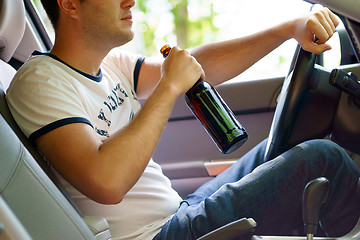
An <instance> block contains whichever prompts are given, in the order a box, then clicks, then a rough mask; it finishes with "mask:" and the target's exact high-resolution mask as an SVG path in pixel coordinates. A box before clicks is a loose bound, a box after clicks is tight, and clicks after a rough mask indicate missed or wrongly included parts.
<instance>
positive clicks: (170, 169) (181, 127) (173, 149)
mask: <svg viewBox="0 0 360 240" xmlns="http://www.w3.org/2000/svg"><path fill="white" fill-rule="evenodd" d="M282 82H283V78H281V77H279V78H271V79H261V80H253V81H242V82H237V83H229V84H222V85H220V86H218V87H217V90H218V92H219V94H220V95H221V96H222V98H223V99H224V101H225V102H226V103H227V104H228V106H229V107H230V108H231V109H232V111H233V112H234V113H235V114H236V118H237V119H238V120H239V122H240V123H241V124H242V125H243V126H244V127H245V129H246V130H247V132H248V135H249V138H248V140H247V142H246V143H245V144H244V145H243V146H242V147H240V148H239V149H238V150H236V151H234V152H233V153H230V154H222V153H221V152H220V151H219V150H218V149H217V147H216V145H215V144H214V143H213V142H212V140H211V138H210V137H209V136H208V135H207V133H206V131H205V130H204V129H203V127H202V126H201V124H200V123H199V122H198V121H197V120H196V119H195V118H194V117H193V114H192V113H191V111H190V110H189V109H188V107H187V106H186V104H185V101H184V98H183V97H180V98H179V99H178V101H177V102H176V104H175V106H174V109H173V112H172V114H171V118H170V119H169V122H168V124H167V126H166V127H165V129H164V132H163V134H162V136H161V138H160V141H159V144H158V147H157V149H156V151H155V153H154V160H155V161H156V162H158V163H159V164H161V166H162V169H163V171H164V173H165V175H167V176H168V177H169V178H170V179H171V181H172V184H173V187H174V188H175V189H176V190H177V191H178V192H179V193H180V194H183V196H185V195H187V193H189V192H192V191H193V190H194V189H196V188H197V187H198V186H199V185H201V184H202V183H203V182H205V181H208V180H209V179H211V178H212V177H213V176H210V174H209V173H208V171H207V169H206V167H205V164H209V163H210V164H212V163H215V164H216V165H219V166H220V168H222V167H224V166H225V167H226V166H227V165H229V161H236V160H237V159H239V158H240V157H241V156H242V155H243V154H245V153H246V152H248V151H249V150H250V149H251V148H253V147H254V146H255V145H256V144H258V143H259V142H260V141H262V140H263V139H265V138H266V137H267V136H268V133H269V129H270V126H271V122H272V118H273V114H274V109H275V106H276V99H277V96H278V94H279V92H280V90H281V86H282ZM222 162H223V163H224V164H222ZM219 163H220V164H219ZM215 167H217V166H215Z"/></svg>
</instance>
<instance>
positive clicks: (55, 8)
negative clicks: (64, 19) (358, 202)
mask: <svg viewBox="0 0 360 240" xmlns="http://www.w3.org/2000/svg"><path fill="white" fill-rule="evenodd" d="M41 4H42V5H43V7H44V9H45V11H46V14H47V15H48V17H49V19H50V22H51V24H52V26H53V28H54V29H55V30H56V26H57V23H58V20H59V5H58V3H57V0H41Z"/></svg>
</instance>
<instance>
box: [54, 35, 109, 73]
mask: <svg viewBox="0 0 360 240" xmlns="http://www.w3.org/2000/svg"><path fill="white" fill-rule="evenodd" d="M108 52H109V51H105V50H103V51H100V50H99V49H95V50H94V49H89V48H85V47H83V46H82V45H81V44H72V43H67V42H64V41H55V44H54V47H53V48H52V50H51V51H50V53H52V54H54V55H55V56H57V57H58V58H60V59H61V60H63V61H64V62H66V63H67V64H69V65H70V66H72V67H74V68H76V69H78V70H80V71H82V72H85V73H88V74H90V75H94V76H97V75H98V74H99V71H100V65H101V62H102V60H103V59H104V57H105V56H106V55H107V53H108Z"/></svg>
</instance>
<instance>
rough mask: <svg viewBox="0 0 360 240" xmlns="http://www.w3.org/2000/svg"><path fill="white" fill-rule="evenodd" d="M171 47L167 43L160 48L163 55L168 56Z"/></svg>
mask: <svg viewBox="0 0 360 240" xmlns="http://www.w3.org/2000/svg"><path fill="white" fill-rule="evenodd" d="M170 50H171V47H170V46H169V45H168V44H166V45H164V46H163V47H162V48H160V52H161V53H162V55H163V57H164V58H166V57H167V56H168V55H169V53H170Z"/></svg>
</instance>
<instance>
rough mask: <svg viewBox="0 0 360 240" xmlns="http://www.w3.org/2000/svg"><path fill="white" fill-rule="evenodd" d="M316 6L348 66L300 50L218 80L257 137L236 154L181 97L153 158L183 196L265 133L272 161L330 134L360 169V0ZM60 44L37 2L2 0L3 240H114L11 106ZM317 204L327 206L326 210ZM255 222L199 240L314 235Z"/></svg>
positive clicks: (323, 0)
mask: <svg viewBox="0 0 360 240" xmlns="http://www.w3.org/2000/svg"><path fill="white" fill-rule="evenodd" d="M307 2H310V3H312V4H321V5H323V6H326V7H328V8H330V9H331V10H332V11H334V12H335V13H336V14H337V15H338V16H339V17H340V18H341V20H342V22H343V24H344V26H345V29H344V30H343V31H340V30H339V38H340V41H341V51H342V59H341V63H340V65H339V67H338V68H335V69H326V68H325V67H323V66H322V65H323V64H322V58H321V56H317V55H315V54H311V53H308V52H306V51H304V50H302V49H301V48H300V47H298V48H297V50H296V51H295V53H294V58H293V62H292V64H291V67H290V70H289V73H288V75H287V76H286V77H284V78H272V79H259V80H256V81H245V82H239V83H236V84H223V85H220V86H218V87H217V89H218V91H219V93H220V94H221V96H223V98H224V100H225V101H226V102H227V104H228V105H229V107H230V108H231V109H232V110H233V111H234V113H235V114H236V117H237V118H238V119H239V121H240V122H241V123H242V125H244V126H245V128H246V129H247V131H248V133H249V140H248V141H247V143H246V144H244V146H242V147H241V148H240V149H239V150H237V151H235V152H234V153H231V154H226V155H223V154H221V153H219V151H218V150H217V149H216V147H215V146H214V144H213V143H212V142H211V140H210V139H209V138H208V137H207V135H206V133H205V132H204V131H203V129H202V128H201V126H200V125H199V123H198V122H197V120H196V119H195V118H194V117H193V116H192V115H191V113H190V111H189V110H188V109H187V107H186V105H185V103H184V101H183V99H180V100H178V102H177V103H176V105H175V108H174V111H173V113H172V115H171V118H170V120H169V123H168V125H167V127H166V128H165V130H164V133H163V135H162V137H161V139H160V142H159V145H158V147H157V149H156V152H155V154H154V159H156V160H157V162H159V163H160V164H161V166H162V168H163V171H164V173H165V175H167V176H168V177H169V178H170V179H171V181H172V184H173V187H174V188H175V189H176V190H177V191H178V192H179V193H180V195H181V196H183V197H184V196H186V195H187V194H189V193H190V192H192V191H193V190H194V189H196V188H197V187H198V186H199V185H200V184H202V183H203V182H205V181H207V180H209V179H211V178H213V177H214V176H216V175H217V174H218V173H219V172H221V171H222V170H224V169H226V168H227V167H228V166H229V165H231V164H232V163H233V162H234V161H236V159H238V158H239V156H241V155H243V154H244V153H246V152H247V151H248V150H250V149H251V148H252V147H253V146H255V145H256V144H257V143H259V142H260V141H262V140H263V139H265V138H267V139H268V140H267V141H268V145H267V146H268V147H267V152H266V158H267V159H272V158H274V157H276V156H278V155H279V154H281V153H282V152H284V151H286V150H288V149H290V148H291V147H293V146H295V145H296V144H298V143H300V142H302V141H304V140H308V139H314V138H329V139H331V140H333V141H335V142H336V143H338V144H339V145H340V146H342V147H343V148H344V149H345V150H346V151H347V152H348V154H349V155H350V156H351V157H352V159H353V160H354V162H355V163H356V164H357V165H358V166H360V123H359V122H360V82H359V81H358V77H360V63H359V62H360V12H359V11H358V9H360V2H359V1H357V0H342V1H337V0H307ZM51 46H52V43H51V41H50V39H49V37H48V36H47V34H46V31H45V29H44V27H43V26H42V23H41V21H40V20H39V18H38V16H37V12H36V10H35V8H34V6H33V3H32V1H31V0H0V72H1V74H0V95H1V97H0V113H1V114H0V240H3V239H4V240H5V239H6V240H13V239H24V240H27V239H98V240H105V239H111V232H110V230H109V225H108V223H107V221H106V220H105V219H103V218H97V217H92V216H84V215H83V213H82V212H81V210H80V209H79V208H78V207H77V206H76V204H75V203H74V202H73V201H72V199H71V197H70V196H69V194H68V193H67V192H66V191H65V190H64V188H63V186H61V184H60V182H59V180H58V179H57V178H56V176H55V174H54V173H53V172H52V170H51V168H50V166H49V164H48V163H47V162H46V161H45V160H44V159H43V157H42V156H41V155H40V154H39V152H38V151H37V150H36V148H35V146H33V145H32V144H31V143H30V142H29V140H28V139H27V138H26V137H25V135H24V134H23V133H22V132H21V130H20V128H19V127H18V126H17V124H16V123H15V121H14V119H13V118H12V116H11V113H10V111H9V109H8V107H7V103H6V100H5V94H6V89H7V87H8V86H9V84H10V82H11V79H12V77H13V76H14V74H15V73H16V70H17V69H18V68H19V67H20V66H21V65H22V64H23V63H24V62H25V61H26V60H27V58H28V57H29V56H30V55H31V53H32V52H33V51H34V50H40V51H47V50H49V49H50V48H51ZM254 93H256V94H254ZM258 96H261V97H258ZM189 129H190V130H189ZM174 136H176V137H174ZM189 139H191V141H189ZM178 146H181V147H178ZM184 149H186V151H184ZM170 159H175V160H173V161H170ZM325 185H326V180H323V179H317V180H316V181H315V182H314V186H315V187H314V188H315V190H314V191H313V190H311V189H310V187H309V189H310V190H307V191H308V192H309V194H308V195H309V198H311V197H312V196H313V195H312V194H313V192H314V194H317V191H318V190H317V189H319V188H322V187H323V186H325ZM310 186H312V185H310ZM305 192H306V191H305ZM311 207H313V208H314V209H315V210H314V211H319V209H320V207H321V206H311ZM304 208H308V206H304ZM315 215H316V214H315ZM315 217H316V216H315ZM304 224H306V223H304ZM255 228H256V221H254V220H253V219H251V218H249V219H240V220H238V221H235V222H233V223H230V224H228V225H226V226H223V227H221V228H219V229H216V230H215V231H213V232H211V233H209V234H207V235H205V236H203V237H201V238H200V239H203V240H204V239H208V240H209V239H219V240H227V239H253V240H261V239H263V240H266V239H269V240H273V239H279V240H280V239H294V240H297V239H299V240H300V239H306V237H304V235H306V234H310V233H307V232H306V233H299V235H300V236H254V235H253V231H254V229H255ZM311 234H313V233H311ZM314 239H318V240H323V239H324V240H325V239H329V240H331V239H344V240H347V239H360V219H359V222H358V223H357V225H356V226H355V227H354V229H353V230H352V231H351V232H349V233H348V234H346V235H345V236H343V237H340V238H332V237H331V236H329V237H316V234H315V238H314Z"/></svg>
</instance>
